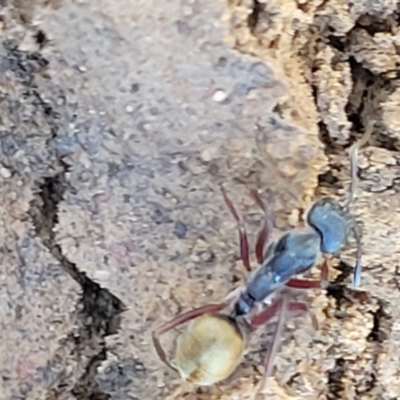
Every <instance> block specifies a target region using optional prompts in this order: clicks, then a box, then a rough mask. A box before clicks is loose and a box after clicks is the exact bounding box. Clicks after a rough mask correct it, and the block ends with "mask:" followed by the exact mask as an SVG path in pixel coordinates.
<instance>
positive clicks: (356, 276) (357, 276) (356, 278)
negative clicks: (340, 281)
mask: <svg viewBox="0 0 400 400" xmlns="http://www.w3.org/2000/svg"><path fill="white" fill-rule="evenodd" d="M352 231H353V236H354V239H355V240H356V246H357V254H356V265H355V267H354V273H353V287H354V288H356V287H358V286H360V284H361V236H360V231H359V229H358V227H357V226H354V227H353V228H352Z"/></svg>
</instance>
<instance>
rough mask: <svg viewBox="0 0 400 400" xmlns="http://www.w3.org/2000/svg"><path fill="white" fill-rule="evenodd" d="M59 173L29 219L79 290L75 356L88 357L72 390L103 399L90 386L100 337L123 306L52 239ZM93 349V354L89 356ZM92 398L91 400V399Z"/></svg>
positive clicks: (43, 188) (116, 322) (102, 354)
mask: <svg viewBox="0 0 400 400" xmlns="http://www.w3.org/2000/svg"><path fill="white" fill-rule="evenodd" d="M63 167H64V168H63V170H62V172H60V173H58V174H57V175H54V176H52V177H47V178H45V179H44V181H43V183H42V184H41V185H40V186H39V193H38V195H37V196H36V198H35V199H34V200H33V202H32V207H31V210H30V215H31V217H32V219H33V222H34V225H35V229H36V233H37V235H38V236H39V237H40V238H41V240H42V242H43V244H44V245H45V246H46V247H47V249H48V250H49V251H50V253H51V254H52V255H53V256H54V257H55V258H56V259H57V260H58V261H59V262H60V264H61V265H62V266H63V268H64V269H65V270H66V271H67V272H68V273H69V274H70V275H71V277H72V278H74V279H75V280H76V281H77V282H78V283H79V284H80V285H81V287H82V291H83V293H82V298H81V301H80V303H81V304H80V305H79V325H80V326H79V340H78V341H77V342H76V344H77V347H76V353H77V354H78V357H79V359H81V358H82V357H86V356H87V354H90V356H89V362H88V366H87V369H86V373H85V374H84V375H83V376H82V377H81V378H80V380H79V382H78V384H77V385H76V387H75V388H74V390H73V393H74V395H75V396H76V397H77V398H78V399H92V398H96V399H106V398H107V396H106V395H102V394H101V393H100V392H99V390H98V389H97V387H96V384H95V383H94V382H93V378H94V377H95V375H96V368H97V366H98V365H99V364H100V363H101V362H102V361H103V360H105V359H106V350H105V344H104V337H106V336H107V335H111V334H115V333H116V332H117V330H118V328H119V326H120V316H121V313H122V312H123V311H124V310H125V307H124V305H123V303H122V302H121V301H120V300H119V299H118V298H117V297H115V296H114V295H113V294H111V293H110V292H109V291H108V290H107V289H103V288H101V287H100V286H99V285H98V284H97V283H95V282H93V281H92V280H91V279H90V278H88V277H87V276H86V275H85V274H84V273H82V272H80V271H79V270H78V268H77V266H76V265H75V264H74V263H72V262H70V261H69V260H68V259H67V258H66V257H65V256H64V255H63V253H62V249H61V247H60V246H59V245H58V244H57V242H56V240H55V235H54V227H55V225H56V224H57V223H58V217H57V212H58V204H59V202H60V201H61V200H62V199H63V194H64V191H65V189H66V187H67V186H66V179H65V173H66V171H67V166H66V165H63ZM93 348H94V349H96V350H97V352H96V351H95V354H94V355H93ZM93 396H95V397H93Z"/></svg>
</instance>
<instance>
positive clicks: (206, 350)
mask: <svg viewBox="0 0 400 400" xmlns="http://www.w3.org/2000/svg"><path fill="white" fill-rule="evenodd" d="M244 348H245V339H244V336H243V333H242V331H241V329H240V328H239V326H238V324H237V322H236V321H235V319H233V318H229V317H228V316H226V315H222V314H216V313H210V314H203V315H202V316H201V317H199V318H197V319H194V320H192V321H191V322H190V324H189V325H188V326H187V328H186V329H185V331H184V332H183V333H182V335H181V336H180V337H179V338H178V340H177V346H176V351H175V358H174V361H173V364H174V366H175V367H176V368H177V370H178V371H179V373H180V375H181V376H182V378H183V379H185V380H186V381H187V382H189V383H192V384H195V385H199V386H210V385H213V384H215V383H217V382H219V381H222V380H224V379H226V378H228V377H229V376H230V375H231V374H232V373H233V371H234V370H235V368H236V367H237V365H238V364H239V362H240V361H241V359H242V355H243V352H244Z"/></svg>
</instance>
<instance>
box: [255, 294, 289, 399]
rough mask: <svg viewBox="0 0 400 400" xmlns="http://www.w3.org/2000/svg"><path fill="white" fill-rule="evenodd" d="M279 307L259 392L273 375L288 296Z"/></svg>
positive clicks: (281, 301) (284, 297) (283, 298)
mask: <svg viewBox="0 0 400 400" xmlns="http://www.w3.org/2000/svg"><path fill="white" fill-rule="evenodd" d="M279 308H280V313H279V318H278V322H277V325H276V328H275V332H274V336H273V339H272V343H271V347H270V348H269V350H268V352H267V355H266V357H265V361H264V374H263V376H262V378H261V380H260V382H259V385H258V389H257V394H258V393H260V392H261V391H262V390H263V389H264V387H265V383H266V380H267V378H268V377H269V376H271V374H272V368H273V361H274V359H275V356H276V354H277V353H278V350H279V345H280V338H281V336H282V334H283V329H284V324H285V319H286V318H285V317H286V312H287V299H286V296H283V297H282V299H281V300H280V304H279Z"/></svg>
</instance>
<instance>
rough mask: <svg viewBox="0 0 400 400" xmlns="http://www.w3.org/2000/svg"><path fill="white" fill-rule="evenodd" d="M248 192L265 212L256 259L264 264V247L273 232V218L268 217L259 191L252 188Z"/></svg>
mask: <svg viewBox="0 0 400 400" xmlns="http://www.w3.org/2000/svg"><path fill="white" fill-rule="evenodd" d="M248 190H249V192H250V196H251V197H252V198H253V200H254V201H255V202H256V203H257V205H258V206H259V207H260V208H261V210H262V211H263V212H264V217H263V226H262V228H261V230H260V232H259V233H258V235H257V241H256V259H257V262H258V263H259V264H262V262H263V261H264V258H265V257H264V247H265V244H266V243H268V240H269V234H270V232H271V230H272V222H271V218H270V217H269V216H268V213H267V208H266V207H265V204H264V202H263V201H262V199H261V197H260V195H259V193H258V192H257V190H255V189H250V188H249V189H248Z"/></svg>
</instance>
